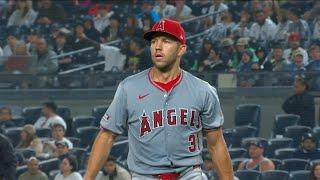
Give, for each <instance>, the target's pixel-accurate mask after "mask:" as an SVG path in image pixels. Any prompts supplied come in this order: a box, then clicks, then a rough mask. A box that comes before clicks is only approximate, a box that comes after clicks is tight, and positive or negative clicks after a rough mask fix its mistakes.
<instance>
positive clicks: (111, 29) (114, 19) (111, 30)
mask: <svg viewBox="0 0 320 180" xmlns="http://www.w3.org/2000/svg"><path fill="white" fill-rule="evenodd" d="M120 36H121V30H120V17H119V16H117V15H112V16H111V17H110V26H108V27H107V28H106V29H105V30H104V31H103V32H102V33H101V38H100V40H101V42H102V43H107V42H110V41H115V40H117V39H119V38H120Z"/></svg>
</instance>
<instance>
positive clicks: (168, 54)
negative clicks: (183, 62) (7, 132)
mask: <svg viewBox="0 0 320 180" xmlns="http://www.w3.org/2000/svg"><path fill="white" fill-rule="evenodd" d="M150 51H151V58H152V62H153V64H154V66H155V67H156V68H157V69H159V70H160V71H164V72H165V71H168V70H170V69H172V67H175V66H179V63H180V58H181V57H182V55H183V54H184V53H185V51H186V45H182V44H181V43H179V42H178V41H177V40H175V39H174V38H173V37H171V36H170V35H167V34H163V33H161V34H156V35H155V36H154V37H153V38H152V40H151V46H150Z"/></svg>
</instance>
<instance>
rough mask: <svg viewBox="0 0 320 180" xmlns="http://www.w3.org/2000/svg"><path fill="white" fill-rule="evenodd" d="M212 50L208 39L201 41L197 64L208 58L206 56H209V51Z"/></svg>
mask: <svg viewBox="0 0 320 180" xmlns="http://www.w3.org/2000/svg"><path fill="white" fill-rule="evenodd" d="M212 48H213V44H212V43H211V41H210V39H208V38H205V39H203V41H202V46H201V50H200V54H199V56H200V57H199V60H200V62H199V63H201V62H203V61H204V60H205V59H207V58H208V56H209V54H210V50H211V49H212Z"/></svg>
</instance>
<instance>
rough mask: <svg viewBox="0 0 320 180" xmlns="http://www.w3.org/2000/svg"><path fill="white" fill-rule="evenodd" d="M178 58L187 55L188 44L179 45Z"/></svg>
mask: <svg viewBox="0 0 320 180" xmlns="http://www.w3.org/2000/svg"><path fill="white" fill-rule="evenodd" d="M178 51H179V52H178V56H180V57H181V56H183V55H184V54H185V53H186V51H187V45H186V44H181V43H180V44H179V49H178Z"/></svg>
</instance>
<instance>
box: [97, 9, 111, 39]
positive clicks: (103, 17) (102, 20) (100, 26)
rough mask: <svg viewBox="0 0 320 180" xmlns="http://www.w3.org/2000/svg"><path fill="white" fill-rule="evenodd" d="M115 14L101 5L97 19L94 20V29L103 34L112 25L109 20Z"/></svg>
mask: <svg viewBox="0 0 320 180" xmlns="http://www.w3.org/2000/svg"><path fill="white" fill-rule="evenodd" d="M113 14H114V12H113V11H110V10H109V8H108V7H107V6H103V5H100V6H99V11H98V14H97V15H96V17H94V18H93V22H94V27H95V28H96V29H97V30H98V31H99V32H100V33H102V32H103V30H104V29H105V28H106V27H108V26H109V25H110V20H109V18H110V17H111V16H112V15H113Z"/></svg>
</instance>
